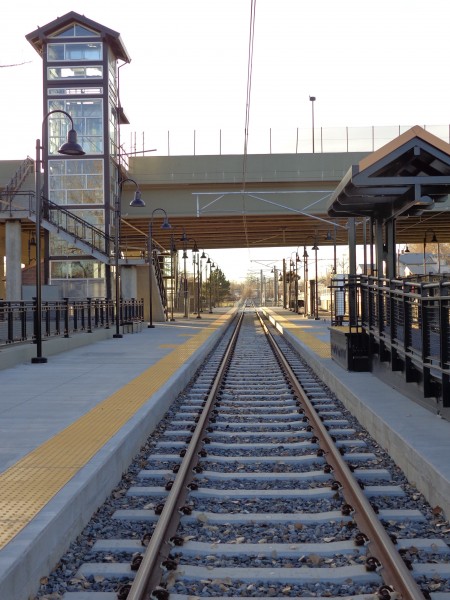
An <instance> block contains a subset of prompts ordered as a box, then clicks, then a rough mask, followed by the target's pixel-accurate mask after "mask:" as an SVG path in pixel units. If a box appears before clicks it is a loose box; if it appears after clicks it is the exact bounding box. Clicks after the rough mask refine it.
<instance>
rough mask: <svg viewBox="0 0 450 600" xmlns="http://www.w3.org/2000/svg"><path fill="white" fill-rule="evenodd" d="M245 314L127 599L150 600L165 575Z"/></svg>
mask: <svg viewBox="0 0 450 600" xmlns="http://www.w3.org/2000/svg"><path fill="white" fill-rule="evenodd" d="M243 317H244V312H243V311H242V312H241V314H240V316H239V319H238V322H237V323H236V327H235V329H234V332H233V335H232V337H231V339H230V341H229V342H228V345H227V348H226V350H225V354H224V356H223V358H222V360H221V363H220V366H219V368H218V370H217V373H216V376H215V378H214V382H213V384H212V386H211V389H210V391H209V393H208V397H207V399H206V402H205V405H204V407H203V410H202V413H201V415H200V416H199V421H198V423H197V426H196V428H195V431H194V433H193V434H192V439H191V441H190V443H189V445H188V447H187V448H186V454H185V456H184V458H183V460H182V461H181V464H180V468H179V470H178V473H177V475H176V477H175V480H174V482H173V484H172V488H171V490H170V492H169V495H168V496H167V498H166V501H165V503H164V508H163V510H162V512H161V516H160V518H159V519H158V522H157V524H156V527H155V529H154V531H153V534H152V537H151V540H150V542H149V544H148V546H147V549H146V551H145V553H144V555H143V557H142V562H141V564H140V567H139V570H138V571H137V573H136V577H135V579H134V581H133V583H132V586H131V589H130V591H129V592H128V596H127V600H148V599H149V598H150V596H151V593H152V592H153V590H154V589H155V588H156V587H157V586H158V585H159V583H160V581H161V576H162V566H161V563H162V562H163V561H164V560H165V559H166V558H167V556H168V555H169V552H170V549H171V547H170V539H171V537H172V536H173V535H174V534H175V532H176V530H177V528H178V525H179V521H180V518H181V514H180V512H179V511H180V508H182V506H183V503H184V501H185V499H186V496H187V494H188V492H189V488H188V486H189V484H190V483H191V481H192V479H193V478H194V475H195V473H194V471H193V469H194V467H195V465H196V463H197V462H198V453H199V451H200V449H201V446H202V444H203V438H204V434H205V432H206V428H207V427H208V423H209V418H210V415H211V412H212V409H213V406H214V402H215V400H216V396H217V393H218V391H219V388H220V385H221V383H222V380H223V378H224V375H225V373H226V370H227V368H228V365H229V362H230V360H231V356H232V353H233V350H234V347H235V345H236V340H237V337H238V334H239V330H240V327H241V324H242V320H243Z"/></svg>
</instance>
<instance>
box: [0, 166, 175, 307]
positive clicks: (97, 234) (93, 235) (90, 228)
mask: <svg viewBox="0 0 450 600" xmlns="http://www.w3.org/2000/svg"><path fill="white" fill-rule="evenodd" d="M33 171H34V161H33V160H32V159H31V158H30V157H27V158H26V159H25V160H24V161H23V163H22V164H21V165H20V166H19V168H18V169H17V171H16V173H15V174H14V176H13V177H12V179H11V181H10V182H9V184H8V185H7V186H6V188H5V189H4V190H3V191H1V192H0V215H3V216H5V217H6V218H12V219H13V218H16V219H21V218H22V219H23V218H24V217H26V218H28V219H29V220H30V221H32V222H33V223H36V219H37V215H36V202H35V194H34V193H32V192H29V191H28V192H25V191H21V187H22V185H23V183H24V181H25V180H26V178H27V177H28V176H29V175H30V174H31V173H32V172H33ZM41 226H42V228H43V229H45V230H46V231H49V232H50V233H54V234H56V235H58V237H60V238H61V239H63V240H64V241H66V242H68V243H70V244H72V245H73V246H75V248H77V249H79V250H81V252H83V254H85V255H87V256H92V257H93V258H95V259H97V260H98V261H100V262H102V263H104V264H108V265H114V264H115V248H114V238H112V237H110V236H108V235H107V234H106V233H105V232H104V231H102V230H101V229H98V227H95V226H94V225H91V224H90V223H88V222H87V221H85V220H84V219H82V218H81V217H79V216H78V215H77V214H76V213H75V212H72V211H70V210H67V209H66V208H64V207H62V206H61V205H59V204H55V203H54V202H52V201H51V200H49V199H48V198H42V211H41ZM147 260H148V257H147ZM121 262H122V261H121ZM138 262H140V261H137V262H135V264H138ZM141 262H142V264H145V259H141ZM153 268H154V273H155V278H156V283H157V287H158V290H159V294H160V297H161V303H162V306H163V309H164V310H166V309H167V306H168V302H167V293H166V287H165V284H164V275H163V271H162V269H161V265H160V263H159V260H158V257H157V255H156V254H155V255H154V256H153Z"/></svg>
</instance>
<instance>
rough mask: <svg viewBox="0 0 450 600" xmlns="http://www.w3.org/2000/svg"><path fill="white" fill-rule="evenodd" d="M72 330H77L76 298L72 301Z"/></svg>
mask: <svg viewBox="0 0 450 600" xmlns="http://www.w3.org/2000/svg"><path fill="white" fill-rule="evenodd" d="M73 330H74V331H78V305H77V301H76V300H74V303H73Z"/></svg>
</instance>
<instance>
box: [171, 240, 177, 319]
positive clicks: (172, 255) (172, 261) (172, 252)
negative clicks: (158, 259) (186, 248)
mask: <svg viewBox="0 0 450 600" xmlns="http://www.w3.org/2000/svg"><path fill="white" fill-rule="evenodd" d="M176 251H177V248H176V245H175V238H174V236H173V235H171V236H170V281H171V283H170V288H171V303H170V320H171V321H175V317H174V316H173V308H174V307H173V305H174V302H175V269H174V257H175V254H176Z"/></svg>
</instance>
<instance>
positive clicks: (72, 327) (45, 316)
mask: <svg viewBox="0 0 450 600" xmlns="http://www.w3.org/2000/svg"><path fill="white" fill-rule="evenodd" d="M119 310H120V323H121V324H125V323H130V322H133V321H137V322H142V321H143V319H144V306H143V301H142V300H134V299H132V300H126V301H123V302H122V303H121V304H120V307H119ZM36 314H37V313H36V302H34V301H31V302H30V301H18V302H4V301H1V300H0V346H5V345H9V344H15V343H20V342H22V343H23V342H26V341H34V340H35V338H36ZM115 314H116V313H115V304H114V301H113V300H103V299H91V298H88V299H86V300H78V299H69V298H65V299H64V300H61V301H51V302H43V303H42V322H41V330H42V337H43V338H44V339H45V338H51V337H57V336H62V337H70V336H71V335H73V334H75V333H83V332H84V333H92V331H93V330H95V329H99V328H105V329H109V328H110V327H112V325H113V324H114V323H115Z"/></svg>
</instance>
